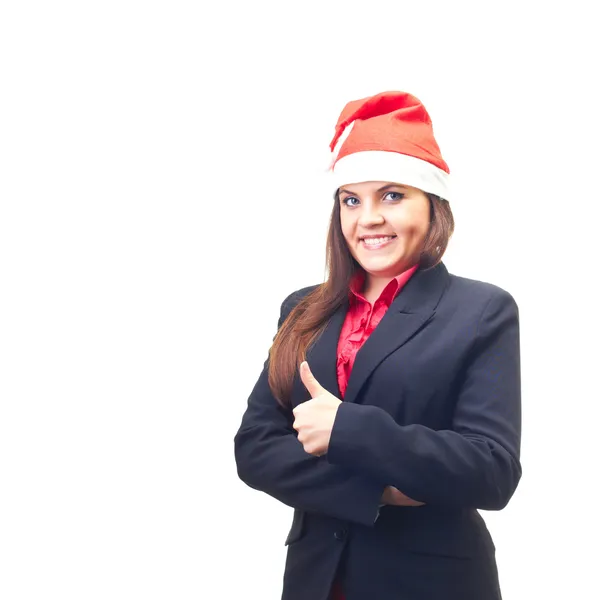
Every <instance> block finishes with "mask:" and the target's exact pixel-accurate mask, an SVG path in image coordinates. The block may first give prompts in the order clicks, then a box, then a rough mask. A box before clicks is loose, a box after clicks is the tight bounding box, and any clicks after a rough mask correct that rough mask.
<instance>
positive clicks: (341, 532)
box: [333, 527, 348, 540]
mask: <svg viewBox="0 0 589 600" xmlns="http://www.w3.org/2000/svg"><path fill="white" fill-rule="evenodd" d="M346 535H348V530H347V529H345V528H344V527H342V528H341V529H338V530H337V531H336V532H335V533H334V534H333V537H334V538H335V539H336V540H344V539H346Z"/></svg>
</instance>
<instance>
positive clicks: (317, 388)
mask: <svg viewBox="0 0 589 600" xmlns="http://www.w3.org/2000/svg"><path fill="white" fill-rule="evenodd" d="M300 375H301V381H302V382H303V384H304V385H305V387H306V388H307V390H308V391H309V394H311V398H316V397H317V396H319V395H320V394H323V393H324V392H325V389H324V388H323V386H321V384H320V383H319V382H318V381H317V380H316V379H315V376H314V375H313V373H311V367H309V363H308V362H307V361H304V362H302V363H301V368H300Z"/></svg>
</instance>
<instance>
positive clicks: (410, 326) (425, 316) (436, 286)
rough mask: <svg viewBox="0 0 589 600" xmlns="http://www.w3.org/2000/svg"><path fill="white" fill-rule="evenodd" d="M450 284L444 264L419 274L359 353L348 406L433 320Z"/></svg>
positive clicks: (348, 388) (353, 369)
mask: <svg viewBox="0 0 589 600" xmlns="http://www.w3.org/2000/svg"><path fill="white" fill-rule="evenodd" d="M449 281H450V277H449V275H448V271H447V269H446V267H445V266H444V265H443V264H442V263H440V264H439V265H437V266H436V267H434V268H433V269H430V270H428V271H421V270H418V271H417V272H416V273H415V274H414V275H413V277H411V279H410V280H409V281H408V282H407V284H406V285H405V287H404V288H403V289H402V290H401V292H400V293H399V295H398V296H397V298H395V300H394V301H393V303H392V304H391V306H390V308H389V309H388V310H387V312H386V313H385V314H384V316H383V318H382V320H381V321H380V323H379V324H378V325H377V327H376V329H375V330H374V331H373V332H372V334H371V335H370V337H369V338H368V339H367V340H366V342H365V343H364V345H363V346H362V347H361V348H360V350H359V351H358V354H357V355H356V360H355V361H354V366H353V368H352V372H351V374H350V379H349V381H348V386H347V388H346V396H345V400H346V402H355V401H356V400H357V399H358V395H359V393H360V391H361V389H362V386H363V385H364V383H365V382H366V380H367V379H368V377H369V376H370V374H371V373H372V372H373V371H374V369H375V368H376V367H377V366H378V365H379V364H380V363H381V362H382V361H383V360H384V359H385V358H386V357H387V356H388V355H389V354H391V353H392V352H395V350H398V349H399V348H400V347H401V346H403V344H405V343H406V342H407V341H408V340H409V339H411V338H412V337H413V336H414V335H415V334H416V333H417V332H418V331H419V330H420V329H422V328H423V327H424V326H425V325H426V324H427V323H428V322H429V321H430V320H431V319H432V317H433V316H434V314H435V308H436V306H437V305H438V302H439V301H440V298H441V296H442V294H443V292H444V290H445V288H446V286H447V285H448V283H449ZM336 343H337V342H336ZM319 381H321V380H319ZM330 391H331V390H330Z"/></svg>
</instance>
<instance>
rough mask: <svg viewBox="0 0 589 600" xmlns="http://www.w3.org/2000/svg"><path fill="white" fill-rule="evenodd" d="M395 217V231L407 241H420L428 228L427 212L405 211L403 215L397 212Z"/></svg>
mask: <svg viewBox="0 0 589 600" xmlns="http://www.w3.org/2000/svg"><path fill="white" fill-rule="evenodd" d="M396 217H397V218H396V219H395V221H396V222H395V226H396V231H397V233H399V234H400V235H402V236H403V237H404V238H405V239H406V240H407V241H413V242H416V243H420V242H422V241H423V240H424V239H425V236H426V235H427V232H428V230H429V213H426V212H425V211H407V212H406V213H405V214H403V215H401V214H397V215H396Z"/></svg>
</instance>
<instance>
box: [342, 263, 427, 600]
mask: <svg viewBox="0 0 589 600" xmlns="http://www.w3.org/2000/svg"><path fill="white" fill-rule="evenodd" d="M417 266H418V265H415V266H414V267H411V269H408V270H407V271H405V272H404V273H401V275H399V276H398V277H395V278H394V279H393V280H392V281H391V282H390V283H388V284H387V286H386V287H385V289H384V290H383V291H382V293H381V295H380V296H379V297H378V299H377V300H376V302H375V303H374V306H373V305H372V304H370V302H368V300H366V298H364V296H362V294H361V292H360V290H361V289H362V286H363V285H364V280H365V277H366V275H365V273H364V272H363V271H360V272H358V274H357V275H356V276H355V277H354V279H353V280H352V282H351V284H350V306H349V309H348V313H347V314H346V318H345V320H344V324H343V326H342V330H341V333H340V338H339V343H338V346H337V382H338V385H339V390H340V394H341V396H342V398H343V397H344V396H345V393H346V388H347V386H348V380H349V379H350V373H351V372H352V367H353V366H354V360H355V359H356V354H358V350H360V348H361V347H362V345H363V344H364V342H365V341H366V340H367V339H368V336H369V335H370V334H371V333H372V332H373V331H374V330H375V329H376V326H377V325H378V324H379V323H380V321H381V319H382V318H383V316H384V314H385V313H386V312H387V310H388V308H389V306H390V305H391V303H392V302H393V300H394V299H395V298H396V297H397V295H398V294H399V292H400V291H401V290H402V289H403V286H404V285H405V284H406V283H407V282H408V281H409V280H410V279H411V276H412V275H413V273H415V271H416V270H417ZM331 598H332V600H345V598H344V594H343V591H342V589H341V587H340V585H339V582H338V581H337V580H336V581H335V583H334V586H333V589H332V596H331Z"/></svg>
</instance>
